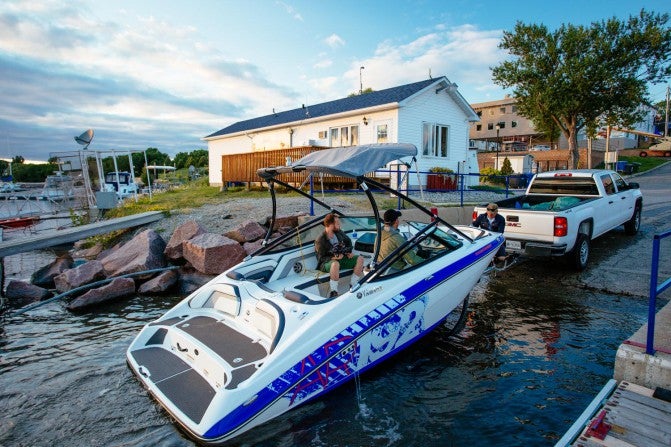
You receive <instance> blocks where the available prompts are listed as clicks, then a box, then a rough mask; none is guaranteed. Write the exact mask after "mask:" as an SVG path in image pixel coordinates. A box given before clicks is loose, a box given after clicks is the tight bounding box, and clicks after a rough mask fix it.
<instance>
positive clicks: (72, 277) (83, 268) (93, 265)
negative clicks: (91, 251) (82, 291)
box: [54, 260, 105, 293]
mask: <svg viewBox="0 0 671 447" xmlns="http://www.w3.org/2000/svg"><path fill="white" fill-rule="evenodd" d="M104 278H105V271H104V269H103V265H102V263H101V262H100V261H95V260H94V261H88V262H85V263H84V264H81V265H80V266H78V267H75V268H73V269H70V270H66V271H64V272H63V273H61V274H60V275H58V276H56V277H54V285H55V286H56V290H58V291H59V292H61V293H63V292H67V291H68V290H72V289H75V288H77V287H80V286H83V285H84V284H89V283H91V282H94V281H98V280H101V279H104Z"/></svg>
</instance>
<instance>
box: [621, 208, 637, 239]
mask: <svg viewBox="0 0 671 447" xmlns="http://www.w3.org/2000/svg"><path fill="white" fill-rule="evenodd" d="M639 228H641V205H640V204H638V203H637V204H636V207H635V208H634V214H633V215H632V216H631V219H629V220H628V221H626V222H625V223H624V233H625V234H626V235H628V236H633V235H635V234H636V233H638V229H639Z"/></svg>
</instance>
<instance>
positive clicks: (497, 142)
mask: <svg viewBox="0 0 671 447" xmlns="http://www.w3.org/2000/svg"><path fill="white" fill-rule="evenodd" d="M499 130H501V125H500V124H499V123H496V166H495V167H494V169H497V170H498V169H499V148H500V147H501V144H500V142H499Z"/></svg>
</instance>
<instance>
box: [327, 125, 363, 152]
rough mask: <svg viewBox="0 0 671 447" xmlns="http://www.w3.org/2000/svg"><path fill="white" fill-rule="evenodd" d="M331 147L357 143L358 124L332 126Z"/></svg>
mask: <svg viewBox="0 0 671 447" xmlns="http://www.w3.org/2000/svg"><path fill="white" fill-rule="evenodd" d="M329 130H330V132H331V142H330V146H331V147H344V146H356V145H357V144H359V126H343V127H332V128H331V129H329Z"/></svg>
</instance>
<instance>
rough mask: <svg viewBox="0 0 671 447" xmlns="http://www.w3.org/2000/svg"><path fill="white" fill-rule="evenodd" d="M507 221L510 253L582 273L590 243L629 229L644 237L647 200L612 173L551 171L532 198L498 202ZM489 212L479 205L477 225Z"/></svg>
mask: <svg viewBox="0 0 671 447" xmlns="http://www.w3.org/2000/svg"><path fill="white" fill-rule="evenodd" d="M496 204H497V205H498V207H499V214H501V215H502V216H503V217H504V218H505V219H506V229H505V232H504V235H505V237H506V249H507V251H508V252H509V253H510V252H512V253H521V254H525V255H529V256H563V255H566V256H567V257H568V259H569V261H570V262H571V263H572V264H573V265H574V266H575V268H576V269H577V270H583V269H584V268H585V267H586V266H587V260H588V259H589V250H590V241H591V240H592V239H594V238H596V237H598V236H601V235H602V234H604V233H606V232H608V231H610V230H612V229H614V228H617V227H618V226H620V225H623V224H624V231H625V233H626V234H628V235H634V234H636V233H637V232H638V229H639V226H640V224H641V210H642V209H643V197H642V194H641V191H640V190H639V187H638V184H637V183H634V182H627V181H626V180H625V179H623V178H622V177H621V176H620V175H619V174H618V173H617V172H614V171H607V170H598V169H590V170H582V169H579V170H566V171H550V172H543V173H541V174H537V175H536V176H534V177H533V179H532V180H531V182H530V183H529V186H528V187H527V190H526V193H525V194H524V195H522V196H516V197H511V198H508V199H505V200H501V201H498V202H496ZM484 212H485V205H482V206H476V207H475V209H474V210H473V220H475V218H476V217H477V216H478V215H479V214H482V213H484Z"/></svg>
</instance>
